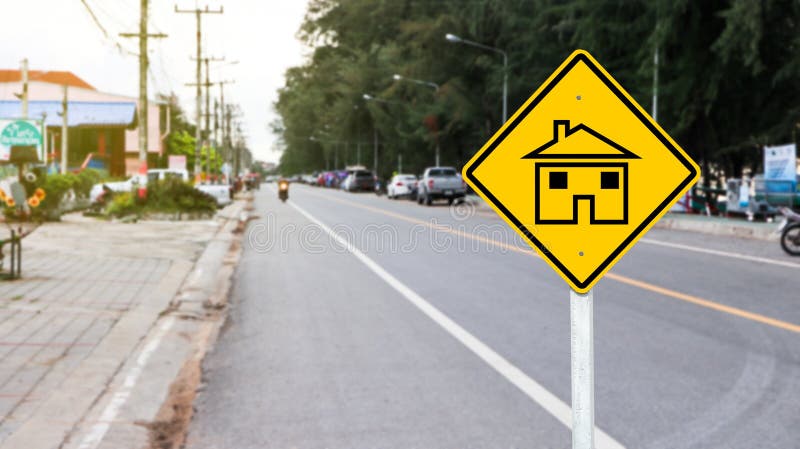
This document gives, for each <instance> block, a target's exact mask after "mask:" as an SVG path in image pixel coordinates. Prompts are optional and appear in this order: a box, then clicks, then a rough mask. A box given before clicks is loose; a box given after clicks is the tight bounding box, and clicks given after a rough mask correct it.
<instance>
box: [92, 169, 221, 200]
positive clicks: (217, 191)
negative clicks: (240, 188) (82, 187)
mask: <svg viewBox="0 0 800 449" xmlns="http://www.w3.org/2000/svg"><path fill="white" fill-rule="evenodd" d="M174 178H177V179H180V180H181V181H183V182H188V181H189V172H188V171H186V170H174V169H168V168H154V169H150V170H147V176H143V175H139V174H137V175H133V176H131V177H130V178H128V179H126V180H124V181H116V182H104V183H99V184H95V185H94V186H92V189H91V190H90V191H89V200H90V201H91V202H92V203H97V202H99V201H100V197H101V196H102V195H104V194H105V193H106V192H111V193H119V192H131V191H133V190H134V189H136V188H138V187H139V186H146V185H147V184H148V183H149V182H157V181H164V180H166V179H174ZM195 188H196V189H198V190H200V191H202V192H205V193H207V194H209V195H211V196H213V197H214V198H215V199H216V200H217V205H219V206H225V205H227V204H229V203H230V202H231V201H232V198H231V190H230V186H228V185H227V184H198V185H196V186H195Z"/></svg>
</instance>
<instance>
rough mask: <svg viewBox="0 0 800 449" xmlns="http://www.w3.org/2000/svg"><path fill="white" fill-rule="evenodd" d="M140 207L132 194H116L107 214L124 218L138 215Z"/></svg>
mask: <svg viewBox="0 0 800 449" xmlns="http://www.w3.org/2000/svg"><path fill="white" fill-rule="evenodd" d="M139 212H140V208H139V206H138V205H137V204H136V197H134V195H133V194H132V193H130V192H121V193H117V194H115V195H114V196H113V197H112V199H111V202H110V203H109V204H108V209H106V213H107V214H108V215H110V216H112V217H124V216H126V215H132V214H138V213H139Z"/></svg>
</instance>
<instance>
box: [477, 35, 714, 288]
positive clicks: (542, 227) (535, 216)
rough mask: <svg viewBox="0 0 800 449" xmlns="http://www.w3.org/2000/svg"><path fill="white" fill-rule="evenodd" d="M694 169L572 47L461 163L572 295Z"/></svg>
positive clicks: (646, 224)
mask: <svg viewBox="0 0 800 449" xmlns="http://www.w3.org/2000/svg"><path fill="white" fill-rule="evenodd" d="M699 173H700V169H699V168H698V167H697V164H695V163H694V161H692V160H691V158H689V156H688V155H687V154H686V152H684V151H683V150H682V149H681V148H680V146H678V144H677V143H675V141H674V140H672V138H670V136H669V135H667V133H666V132H664V130H663V129H661V127H660V126H658V124H657V123H656V122H655V121H654V120H653V119H652V118H651V117H650V116H649V115H648V114H647V113H646V112H645V111H644V110H643V109H642V107H641V106H639V105H638V104H637V103H636V101H635V100H634V99H633V98H632V97H631V96H630V95H629V94H628V93H627V92H626V91H625V90H624V89H623V88H622V86H620V85H619V83H617V82H616V81H615V80H614V79H613V78H612V77H611V75H609V73H608V72H606V71H605V69H603V67H602V66H600V64H599V63H598V62H597V61H596V60H595V59H594V58H593V57H592V56H591V55H590V54H589V53H587V52H585V51H582V50H577V51H575V52H574V53H573V54H572V55H570V57H569V58H567V60H566V61H564V63H562V64H561V66H560V67H559V68H558V69H557V70H556V71H555V72H554V73H553V74H552V75H551V76H550V78H548V79H547V81H545V83H544V84H543V85H542V86H541V87H539V89H538V90H537V91H536V92H535V93H534V94H533V95H532V96H531V97H530V98H529V99H528V100H527V101H526V102H525V104H523V105H522V107H521V108H520V109H519V110H518V111H517V112H515V113H514V115H513V116H512V117H511V119H510V120H509V121H508V122H507V123H506V124H505V125H504V126H503V127H502V128H501V129H500V130H499V131H498V132H497V133H496V134H495V135H494V136H493V137H492V138H491V139H489V141H488V142H487V143H486V144H485V145H484V146H483V148H481V149H480V151H478V152H477V153H476V154H475V156H473V158H472V159H471V160H470V161H469V162H468V163H467V164H466V166H465V167H464V178H465V179H466V181H467V183H469V185H470V186H471V187H472V188H473V189H474V190H475V191H476V192H478V194H479V195H480V196H482V197H483V198H484V199H485V200H486V201H487V202H488V203H489V204H490V205H491V206H492V207H493V208H494V210H495V211H496V212H497V213H498V214H499V215H500V216H501V217H502V218H503V219H504V220H505V221H506V222H507V223H508V224H509V225H510V226H511V227H513V228H514V229H515V230H516V231H517V233H519V234H520V235H521V236H522V237H523V238H524V239H525V241H526V242H528V244H529V245H531V246H532V247H533V248H534V249H535V250H536V252H537V253H539V255H540V256H542V258H543V259H544V260H545V261H547V263H548V264H550V266H551V267H552V268H553V269H554V270H556V272H558V273H559V274H560V275H561V277H563V278H564V280H565V281H566V282H567V283H568V284H569V285H570V287H572V289H573V290H575V291H576V292H578V293H586V292H588V291H589V290H590V289H591V288H592V286H593V285H594V284H595V283H596V282H597V281H598V280H599V279H600V278H602V277H603V275H604V274H605V273H606V272H607V271H608V270H609V269H610V268H611V267H612V266H613V265H614V264H615V263H616V262H617V261H618V260H619V259H620V257H622V255H623V254H625V252H627V251H628V250H629V249H630V248H631V247H632V246H633V244H634V243H636V241H637V240H638V239H639V238H640V237H641V236H642V235H644V233H646V232H647V230H648V229H650V227H652V226H653V224H655V222H656V221H658V219H659V218H661V216H663V215H664V214H665V213H666V212H667V210H668V209H669V208H670V206H671V205H672V204H673V203H674V202H675V201H676V200H677V199H678V198H680V197H681V196H682V195H683V194H684V193H685V192H686V191H687V190H688V189H689V187H690V186H691V185H692V184H694V183H695V182H696V181H697V178H698V176H699Z"/></svg>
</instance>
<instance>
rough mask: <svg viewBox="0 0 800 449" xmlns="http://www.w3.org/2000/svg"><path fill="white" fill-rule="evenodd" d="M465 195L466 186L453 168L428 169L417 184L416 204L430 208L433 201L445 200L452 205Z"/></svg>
mask: <svg viewBox="0 0 800 449" xmlns="http://www.w3.org/2000/svg"><path fill="white" fill-rule="evenodd" d="M466 194H467V185H466V184H465V183H464V180H463V179H461V175H459V174H458V172H457V171H456V169H455V168H453V167H429V168H426V169H425V172H424V173H423V174H422V178H421V179H420V180H419V183H417V203H419V204H426V205H428V206H430V205H431V204H432V203H433V201H435V200H440V199H446V200H447V202H448V204H453V202H455V200H456V199H459V198H463V197H464V196H465V195H466Z"/></svg>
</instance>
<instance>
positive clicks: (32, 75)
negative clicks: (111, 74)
mask: <svg viewBox="0 0 800 449" xmlns="http://www.w3.org/2000/svg"><path fill="white" fill-rule="evenodd" d="M20 81H22V72H20V71H19V70H4V69H0V83H17V82H20ZM28 81H40V82H44V83H52V84H58V85H62V86H63V85H65V84H66V85H67V86H72V87H82V88H84V89H91V90H96V89H95V88H94V86H92V85H91V84H89V83H87V82H86V81H84V80H82V79H80V78H78V76H77V75H75V74H74V73H72V72H65V71H59V70H51V71H42V70H29V71H28Z"/></svg>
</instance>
